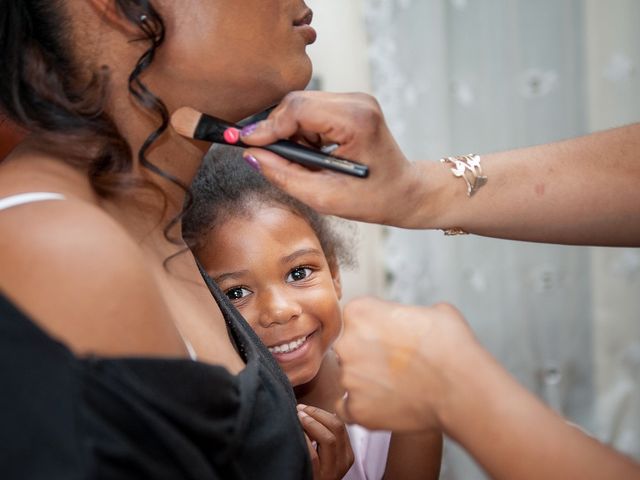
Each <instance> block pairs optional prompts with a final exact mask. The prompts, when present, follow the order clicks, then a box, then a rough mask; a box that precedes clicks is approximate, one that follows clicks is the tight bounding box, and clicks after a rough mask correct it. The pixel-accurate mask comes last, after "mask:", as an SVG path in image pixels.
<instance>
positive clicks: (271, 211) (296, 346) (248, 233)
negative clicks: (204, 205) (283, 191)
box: [198, 206, 342, 386]
mask: <svg viewBox="0 0 640 480" xmlns="http://www.w3.org/2000/svg"><path fill="white" fill-rule="evenodd" d="M202 244H203V245H204V246H203V247H202V248H200V249H199V251H198V257H199V259H200V261H201V262H202V263H203V265H204V267H205V269H206V270H207V272H208V273H209V275H210V276H211V277H212V278H213V279H214V280H215V281H216V282H217V283H218V285H219V286H220V288H221V289H222V290H223V291H224V292H225V293H226V295H227V296H228V297H229V298H230V299H231V301H232V302H233V303H234V305H235V306H236V307H237V308H238V310H239V311H240V312H241V313H242V315H243V316H244V317H245V318H246V319H247V321H248V322H249V324H250V325H251V327H252V328H253V329H254V330H255V331H256V333H257V334H258V336H259V337H260V339H261V340H262V341H263V342H264V344H265V345H267V347H268V348H269V350H270V351H271V353H272V354H273V355H274V356H275V358H276V360H278V363H279V364H280V366H281V367H282V368H283V370H284V371H285V373H286V374H287V376H288V377H289V380H290V381H291V383H292V385H293V386H297V385H301V384H304V383H307V382H309V381H311V380H312V379H313V378H314V377H315V376H316V375H317V373H318V371H319V369H320V365H321V364H322V360H323V357H324V354H325V353H326V352H327V350H328V349H329V348H330V347H331V345H332V344H333V342H334V341H335V340H336V338H337V337H338V335H339V333H340V329H341V327H342V317H341V309H340V305H339V300H340V296H341V287H340V277H339V273H338V268H337V266H335V267H334V268H331V267H330V265H329V262H328V260H327V258H326V257H325V254H324V252H323V250H322V247H321V245H320V241H319V240H318V237H317V236H316V234H315V232H314V231H313V229H312V228H311V226H310V225H309V224H308V223H307V221H306V220H305V219H303V218H302V217H300V216H299V215H297V214H295V213H293V212H291V211H290V210H288V209H287V208H286V207H284V206H283V207H274V206H260V207H259V208H257V209H256V210H254V211H253V213H252V215H250V216H244V215H241V216H237V217H231V218H229V219H228V220H226V221H225V222H224V223H222V224H221V225H220V226H218V227H216V228H215V229H214V230H212V231H211V232H210V233H209V235H208V238H207V239H206V241H205V242H203V243H202Z"/></svg>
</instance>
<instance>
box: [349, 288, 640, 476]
mask: <svg viewBox="0 0 640 480" xmlns="http://www.w3.org/2000/svg"><path fill="white" fill-rule="evenodd" d="M336 351H337V353H338V354H339V355H340V359H341V362H342V366H343V369H342V372H343V378H342V383H343V384H344V386H345V388H346V389H347V391H348V392H349V397H348V404H347V405H345V404H341V405H340V406H339V409H338V411H339V412H340V413H341V415H343V416H346V418H347V420H349V421H355V422H358V423H360V424H362V425H364V426H367V427H369V428H381V429H390V430H398V431H416V430H422V431H424V432H427V431H432V432H433V431H436V430H438V429H442V431H444V433H445V434H446V435H448V436H450V437H451V438H453V439H454V440H455V441H457V442H458V443H460V444H461V445H462V446H463V447H464V448H465V449H466V450H467V451H468V452H470V453H471V455H472V456H473V457H474V458H475V459H476V460H477V461H478V462H479V463H480V464H481V465H482V466H483V467H484V469H485V470H486V471H487V472H488V474H489V475H490V476H491V477H492V478H495V479H498V480H501V479H504V480H507V479H514V478H517V479H519V480H527V479H531V480H534V479H535V480H538V479H541V478H544V479H545V480H556V479H557V480H565V479H568V478H572V479H573V478H579V479H581V480H602V479H611V478H616V479H617V478H624V479H635V478H640V465H638V464H636V463H635V462H633V461H632V460H631V459H628V458H626V457H624V456H623V455H621V454H619V453H617V452H615V451H613V450H611V449H610V448H608V447H606V446H604V445H602V444H601V443H600V442H598V441H596V440H595V439H593V438H591V437H589V436H587V435H585V434H584V433H582V432H581V431H580V430H578V429H577V428H575V427H572V426H571V425H569V424H567V423H566V422H565V421H564V420H563V419H562V418H561V417H559V416H558V415H556V414H555V413H554V412H553V411H551V410H550V409H548V408H547V407H546V406H545V405H544V404H543V403H542V402H540V401H539V400H538V399H536V398H535V397H534V396H533V395H531V394H530V393H529V392H527V391H526V390H525V389H524V388H523V387H521V386H520V385H518V383H517V382H516V381H515V380H513V378H512V377H511V376H510V375H509V374H508V373H507V372H506V371H505V370H504V369H503V368H502V367H501V366H500V365H499V364H498V363H497V362H496V361H495V360H494V359H493V358H492V357H491V355H489V353H488V352H486V351H485V350H484V349H483V348H482V347H481V346H480V345H479V344H478V342H477V341H476V340H475V338H474V337H473V335H472V333H471V331H470V329H469V327H468V326H467V325H466V323H465V322H464V319H463V318H462V317H461V315H460V313H459V312H458V311H457V310H455V309H454V308H452V307H450V306H447V305H441V306H436V307H406V306H402V305H398V304H393V303H388V302H382V301H379V300H376V299H364V300H357V301H355V302H352V303H351V304H349V305H348V306H347V308H346V309H345V330H344V334H343V337H342V338H341V339H340V340H339V341H338V343H337V345H336ZM382 409H383V410H384V412H385V415H380V411H381V410H382Z"/></svg>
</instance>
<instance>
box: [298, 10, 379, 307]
mask: <svg viewBox="0 0 640 480" xmlns="http://www.w3.org/2000/svg"><path fill="white" fill-rule="evenodd" d="M307 4H308V5H309V6H310V7H311V8H312V9H313V11H314V20H313V26H314V27H315V28H316V30H317V31H318V40H317V42H316V43H315V44H314V45H313V46H311V47H310V49H309V53H310V55H311V58H312V60H313V64H314V76H316V77H317V78H318V79H319V80H320V84H321V87H322V89H323V90H326V91H331V92H357V91H359V92H370V91H371V83H370V72H369V62H368V56H367V37H366V33H365V25H364V16H363V11H362V2H361V0H308V1H307ZM381 236H382V228H381V227H378V226H375V225H364V224H359V225H358V235H357V237H358V238H357V239H356V240H357V244H354V249H357V262H358V267H357V268H356V269H354V270H346V271H345V270H343V272H342V279H343V286H344V296H343V298H344V300H345V301H346V300H349V299H351V298H353V297H356V296H360V295H382V294H383V287H384V272H383V266H382V261H381V258H380V251H381V247H380V245H381ZM349 237H350V236H349V235H348V236H347V238H349ZM354 243H355V242H354Z"/></svg>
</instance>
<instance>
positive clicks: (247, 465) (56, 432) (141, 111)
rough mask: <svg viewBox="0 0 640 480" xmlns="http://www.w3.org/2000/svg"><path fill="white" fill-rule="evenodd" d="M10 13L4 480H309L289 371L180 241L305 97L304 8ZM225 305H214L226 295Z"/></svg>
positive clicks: (12, 4)
mask: <svg viewBox="0 0 640 480" xmlns="http://www.w3.org/2000/svg"><path fill="white" fill-rule="evenodd" d="M241 7H242V8H239V7H238V2H236V1H234V0H185V1H181V2H175V1H169V0H154V1H151V0H1V1H0V57H1V58H2V62H3V67H2V70H0V114H2V115H3V116H5V117H7V118H8V119H9V120H10V121H11V122H13V123H15V124H16V125H17V126H19V127H20V128H21V129H24V130H25V131H27V132H28V136H27V138H26V139H25V140H24V141H23V142H22V143H21V144H20V145H19V146H18V147H17V148H16V149H15V150H14V151H13V152H12V153H11V154H10V155H9V157H7V158H6V159H5V160H4V161H3V162H2V163H0V231H1V234H0V265H2V267H1V268H0V319H1V321H0V365H1V366H0V382H1V383H0V384H1V385H2V391H3V394H2V395H1V396H0V398H1V399H0V412H1V413H0V424H1V425H2V428H1V429H0V444H1V451H2V454H1V455H0V471H2V472H3V478H21V479H31V478H47V479H52V478H64V479H74V478H118V479H124V478H193V479H216V478H225V479H228V478H251V479H256V478H278V479H283V478H291V479H299V478H307V477H310V476H311V464H310V462H309V457H308V452H307V445H306V443H305V439H304V436H303V432H302V429H301V428H300V425H299V422H298V419H297V416H296V408H295V398H294V396H293V394H292V391H291V388H290V386H289V384H288V382H287V380H286V377H285V376H284V375H283V374H282V372H281V370H280V369H279V368H278V366H277V365H276V364H275V362H274V361H273V359H272V358H271V356H270V354H269V352H268V351H267V350H266V349H265V348H264V346H263V345H262V344H261V343H260V342H259V341H258V340H257V337H256V336H255V335H254V334H253V332H252V331H251V329H250V328H249V327H248V326H247V325H246V323H245V322H244V320H243V319H242V318H241V317H240V316H239V315H238V314H237V312H236V311H235V309H234V308H233V307H232V306H231V305H230V304H229V302H228V300H227V299H226V297H225V296H224V295H223V294H221V293H220V291H219V290H218V289H217V287H216V286H215V285H214V284H211V283H209V284H208V285H207V283H206V282H205V280H204V279H203V276H202V275H201V272H200V270H199V268H198V265H197V263H196V261H195V260H194V258H193V256H192V255H191V254H190V253H189V252H188V251H187V249H186V245H185V244H184V242H183V241H182V240H181V218H182V215H183V214H184V211H185V209H188V206H189V204H190V195H189V189H188V187H187V186H188V185H189V184H190V182H191V179H192V177H193V176H194V174H195V173H196V171H197V170H198V168H199V165H200V162H201V158H202V155H203V148H204V146H203V145H199V144H197V143H196V142H193V141H190V140H185V139H182V138H179V137H178V135H176V134H175V133H173V132H172V131H171V130H169V129H168V117H169V112H171V111H173V110H174V109H176V108H178V107H180V106H183V105H189V106H192V107H194V108H198V109H200V110H202V111H207V112H211V113H213V114H215V115H216V116H219V117H222V118H225V119H228V120H230V121H237V120H239V119H241V118H243V117H246V116H247V115H249V114H251V113H253V112H256V111H259V110H261V109H263V108H265V107H267V106H269V105H272V104H273V103H275V102H277V101H278V100H280V99H281V98H282V97H283V96H284V95H286V93H287V92H289V91H290V90H293V89H299V88H302V87H304V86H305V85H306V83H307V82H308V80H309V77H310V72H311V66H310V61H309V58H308V57H307V55H306V52H305V50H306V46H307V45H308V44H309V43H312V42H313V41H314V40H315V32H314V31H313V29H312V28H311V27H310V26H309V23H310V21H311V12H310V10H309V9H308V8H307V7H306V5H305V4H304V3H303V1H302V0H246V1H244V2H242V6H241ZM212 294H213V295H212Z"/></svg>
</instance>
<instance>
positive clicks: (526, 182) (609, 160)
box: [414, 124, 640, 246]
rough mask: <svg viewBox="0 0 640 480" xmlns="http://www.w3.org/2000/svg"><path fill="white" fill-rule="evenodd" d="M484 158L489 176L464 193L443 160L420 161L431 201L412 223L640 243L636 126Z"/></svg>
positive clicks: (554, 239) (639, 132) (519, 236)
mask: <svg viewBox="0 0 640 480" xmlns="http://www.w3.org/2000/svg"><path fill="white" fill-rule="evenodd" d="M482 164H483V169H484V172H485V173H486V175H487V176H488V178H489V182H488V183H487V184H486V185H485V186H483V187H482V188H481V189H480V190H479V191H478V192H477V194H476V195H474V196H473V197H472V198H467V196H466V195H465V193H466V186H465V183H464V181H463V180H461V179H456V178H454V177H453V175H451V173H450V172H449V169H448V168H445V169H444V170H445V172H444V173H445V175H443V171H442V170H443V167H444V165H441V164H439V163H438V164H434V163H433V162H418V163H417V164H416V168H417V169H418V170H420V172H421V174H420V175H421V176H423V177H424V179H425V180H424V182H423V188H424V191H423V193H421V195H423V197H424V198H425V199H429V198H433V201H431V202H429V201H427V202H425V203H424V204H423V206H422V209H421V211H420V212H418V213H417V218H416V219H415V220H414V223H415V224H416V225H418V226H420V227H422V228H442V227H462V228H463V229H465V230H467V231H469V232H473V233H477V234H480V235H486V236H490V237H499V238H510V239H516V240H528V241H536V242H549V243H565V244H581V245H584V244H588V245H618V246H624V245H628V246H638V245H640V124H634V125H630V126H627V127H622V128H617V129H614V130H609V131H605V132H599V133H596V134H593V135H588V136H585V137H580V138H575V139H572V140H567V141H564V142H558V143H553V144H548V145H541V146H538V147H532V148H526V149H521V150H514V151H510V152H503V153H497V154H489V155H483V157H482ZM438 192H439V193H438ZM443 200H444V201H443ZM434 205H435V206H439V207H440V208H433V206H434Z"/></svg>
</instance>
